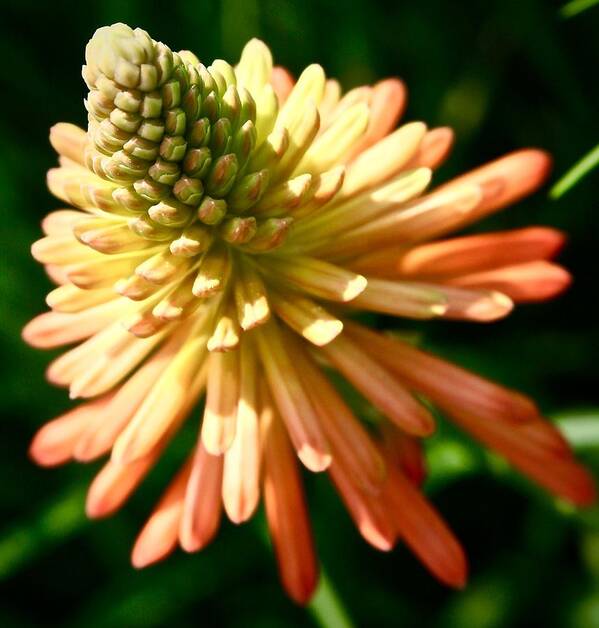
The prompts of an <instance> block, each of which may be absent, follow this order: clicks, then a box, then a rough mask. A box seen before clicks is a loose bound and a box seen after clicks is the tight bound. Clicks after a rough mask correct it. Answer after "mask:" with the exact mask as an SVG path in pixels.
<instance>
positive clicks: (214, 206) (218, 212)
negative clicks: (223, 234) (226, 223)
mask: <svg viewBox="0 0 599 628" xmlns="http://www.w3.org/2000/svg"><path fill="white" fill-rule="evenodd" d="M226 213H227V202H226V201H225V200H223V199H222V198H211V197H210V196H205V197H204V200H203V201H202V203H201V204H200V206H199V207H198V218H199V219H200V220H201V221H202V222H203V223H205V224H207V225H217V224H218V223H219V222H221V221H222V219H223V218H224V217H225V215H226Z"/></svg>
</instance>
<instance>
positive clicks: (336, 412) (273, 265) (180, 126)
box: [24, 24, 594, 603]
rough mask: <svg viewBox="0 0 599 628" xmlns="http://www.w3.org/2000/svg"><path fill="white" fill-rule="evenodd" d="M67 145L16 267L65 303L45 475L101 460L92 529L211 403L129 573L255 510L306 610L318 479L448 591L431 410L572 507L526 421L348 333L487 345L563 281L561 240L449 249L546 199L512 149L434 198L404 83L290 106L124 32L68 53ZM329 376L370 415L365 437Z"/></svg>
mask: <svg viewBox="0 0 599 628" xmlns="http://www.w3.org/2000/svg"><path fill="white" fill-rule="evenodd" d="M83 76H84V79H85V81H86V84H87V86H88V87H89V90H90V91H89V95H88V98H87V100H86V107H87V110H88V113H89V125H88V130H87V132H85V131H84V130H82V129H79V128H78V127H76V126H74V125H71V124H57V125H56V126H55V127H53V128H52V130H51V133H50V141H51V143H52V145H53V146H54V148H55V149H56V151H57V152H58V154H59V160H60V165H59V167H58V168H56V169H53V170H51V171H50V172H49V174H48V184H49V187H50V190H51V191H52V193H53V194H54V195H55V196H57V197H58V198H59V199H61V200H62V201H64V202H65V203H67V204H69V205H71V206H72V207H74V209H61V210H58V211H54V212H52V213H50V214H49V215H48V216H47V217H46V218H45V220H44V221H43V225H42V226H43V230H44V232H45V234H46V235H45V237H44V238H42V239H41V240H39V241H38V242H36V243H35V244H34V245H33V255H34V257H35V258H36V259H37V260H38V261H40V262H41V263H43V264H44V265H45V267H46V270H47V272H48V274H49V276H50V277H51V279H52V280H54V282H55V283H56V284H58V287H57V288H56V289H54V290H53V291H52V292H50V294H49V295H48V298H47V302H48V304H49V306H50V307H51V309H52V311H51V312H48V313H45V314H42V315H41V316H38V317H37V318H35V319H34V320H33V321H31V322H30V323H29V324H28V325H27V327H26V328H25V330H24V337H25V339H26V340H27V341H28V342H29V343H31V344H32V345H34V346H37V347H43V348H52V347H58V346H62V345H69V344H76V346H75V347H74V348H71V349H70V350H69V351H67V352H66V353H65V354H63V355H62V356H60V357H58V358H57V359H55V360H54V361H53V362H52V364H51V365H50V367H49V369H48V378H49V380H50V381H51V382H52V383H54V384H56V385H59V386H64V387H68V389H69V392H70V396H71V398H81V399H84V400H85V401H84V402H83V403H82V404H81V405H79V406H78V407H76V408H75V409H73V410H71V411H69V412H67V413H66V414H63V415H62V416H60V417H58V418H56V419H54V420H53V421H51V422H49V423H47V424H46V425H45V426H44V427H42V429H41V430H40V431H39V432H38V433H37V434H36V436H35V438H34V440H33V443H32V445H31V455H32V457H33V458H34V460H35V461H37V462H38V463H40V464H42V465H47V466H52V465H56V464H60V463H63V462H66V461H68V460H71V459H74V460H78V461H90V460H94V459H96V458H99V457H101V456H103V455H105V454H107V453H109V452H111V453H110V459H109V460H108V462H106V464H105V465H104V467H103V468H102V469H101V471H100V472H99V473H98V475H97V476H96V478H95V479H94V481H93V483H92V485H91V488H90V490H89V494H88V498H87V513H88V515H89V516H90V517H104V516H107V515H109V514H111V513H113V512H114V511H115V510H117V509H118V508H119V507H120V506H122V505H123V504H124V502H125V501H126V500H127V498H128V497H129V496H130V495H131V494H132V493H133V492H134V490H135V489H136V488H137V486H138V485H139V484H140V483H141V482H142V481H143V479H144V477H145V475H146V474H147V473H148V472H149V471H150V469H151V468H152V467H153V465H154V463H155V462H156V461H157V459H158V458H159V457H160V455H161V453H162V452H163V450H164V449H165V447H167V446H168V444H169V441H170V440H171V439H172V438H173V436H174V435H175V434H176V433H177V431H178V429H179V428H180V426H181V424H182V423H183V422H184V421H185V420H186V419H187V418H188V417H189V415H190V414H192V413H193V414H195V415H196V416H197V414H198V410H197V408H198V407H199V404H200V401H201V399H202V398H203V397H205V402H204V407H203V410H202V411H201V412H200V414H201V425H200V429H199V437H198V443H197V446H196V447H195V448H194V451H193V452H192V453H191V455H190V457H189V458H188V460H187V461H186V462H184V463H183V465H182V467H181V470H180V471H179V472H178V474H177V475H176V477H175V478H174V479H173V480H172V482H171V483H170V484H169V485H168V487H167V488H166V491H165V493H164V495H163V496H162V498H161V500H160V501H159V502H158V504H157V506H156V507H155V509H154V511H153V512H152V514H151V515H150V517H149V519H148V521H147V523H146V524H145V526H144V528H143V529H142V531H141V533H140V535H139V537H138V539H137V541H136V543H135V546H134V549H133V554H132V562H133V564H134V565H135V566H136V567H143V566H146V565H149V564H150V563H153V562H156V561H158V560H160V559H162V558H163V557H165V556H166V555H167V554H169V553H170V552H171V551H172V550H173V549H174V548H175V547H176V546H177V545H180V546H181V547H182V548H183V549H184V550H186V551H196V550H199V549H201V548H202V547H204V546H205V545H206V544H207V543H209V542H210V541H211V540H212V538H213V537H214V536H215V534H216V532H217V530H218V527H219V523H220V520H221V514H222V513H221V511H222V506H224V510H225V512H226V514H227V516H228V517H229V519H230V520H231V521H233V522H234V523H241V522H243V521H246V520H248V519H249V518H250V517H251V516H252V514H253V513H254V512H255V510H256V508H257V506H258V502H259V500H260V495H261V494H262V496H263V499H264V503H265V510H266V516H267V521H268V526H269V529H270V533H271V537H272V539H273V543H274V548H275V551H276V554H277V558H278V562H279V568H280V573H281V578H282V581H283V585H284V587H285V589H286V590H287V592H288V593H289V595H290V596H291V597H292V598H293V599H294V600H296V601H297V602H300V603H305V602H306V601H307V600H308V599H309V598H310V596H311V594H312V593H313V591H314V588H315V586H316V582H317V578H318V567H317V559H316V556H315V551H314V544H313V540H312V534H311V530H310V524H309V519H308V516H307V507H306V500H305V496H304V493H303V488H302V482H301V475H300V467H299V465H298V461H297V458H299V460H300V461H301V463H302V464H303V465H304V466H305V467H307V468H308V469H310V470H311V471H314V472H323V471H326V472H327V473H328V474H329V476H330V478H331V480H332V482H333V484H334V485H335V487H336V489H337V491H338V493H339V495H340V497H341V499H342V500H343V502H344V503H345V505H346V507H347V510H348V512H349V514H350V516H351V517H352V518H353V520H354V521H355V523H356V525H357V527H358V529H359V531H360V533H361V534H362V536H363V537H364V538H365V539H366V540H367V541H368V542H369V543H371V544H372V545H373V546H375V547H377V548H378V549H381V550H390V549H391V548H392V547H393V546H394V544H395V543H396V542H397V541H399V540H402V541H404V542H405V543H407V544H408V546H409V547H410V548H411V549H412V550H413V551H414V552H415V553H416V554H417V555H418V557H419V558H420V559H421V560H422V562H423V563H424V564H425V565H426V567H428V569H429V570H430V571H431V572H432V573H433V574H435V575H436V576H437V577H438V578H439V579H440V580H442V581H443V582H445V583H447V584H448V585H451V586H456V587H460V586H462V585H463V584H464V582H465V579H466V571H467V567H466V559H465V556H464V553H463V550H462V549H461V547H460V545H459V543H458V541H457V540H456V539H455V537H454V535H453V533H452V532H451V531H450V529H449V527H448V526H447V525H446V524H445V523H444V522H443V520H442V519H441V517H440V516H439V515H438V514H437V512H436V511H435V509H434V508H433V506H432V505H431V504H430V503H429V502H428V501H427V500H426V498H425V497H424V496H423V494H422V492H421V491H420V488H419V487H420V484H421V483H422V481H423V479H424V476H425V466H424V458H423V453H422V450H421V441H422V439H423V438H424V437H426V436H429V435H430V434H431V433H432V432H433V431H434V429H435V420H434V418H433V415H432V413H431V409H430V404H434V406H436V407H437V408H439V409H440V410H441V411H443V413H444V415H445V416H446V417H447V418H448V419H449V420H451V421H453V422H454V423H455V424H456V425H458V426H459V427H460V428H462V429H463V430H465V431H466V432H468V433H470V434H472V435H473V436H474V437H475V438H476V439H478V440H480V441H481V442H483V443H484V444H486V445H488V446H490V447H492V448H493V449H495V450H496V451H497V452H499V453H500V454H502V455H503V456H505V457H506V458H507V459H508V460H509V461H510V462H511V463H512V464H513V465H514V466H515V467H517V468H519V469H520V470H521V471H522V472H524V473H525V474H526V475H528V476H529V477H530V478H532V479H533V480H535V481H536V482H538V483H539V484H541V485H542V486H544V487H545V488H547V489H548V490H550V491H551V492H553V493H554V494H556V495H558V496H560V497H563V498H565V499H567V500H570V501H571V502H573V503H575V504H588V503H590V502H591V501H592V500H593V498H594V488H593V481H592V479H591V478H590V476H589V475H588V473H587V472H586V470H585V469H584V468H583V467H581V466H580V465H579V464H578V463H577V462H576V461H575V460H574V458H573V455H572V452H571V451H570V449H569V447H568V445H567V444H566V442H565V441H564V440H563V438H562V437H561V436H560V434H559V432H558V431H557V430H556V429H555V428H554V427H553V426H552V424H551V423H549V422H547V421H545V420H544V419H543V418H542V417H541V415H540V414H539V411H538V410H537V408H536V406H535V405H534V403H533V402H532V401H530V400H529V399H527V398H526V397H524V396H523V395H521V394H519V393H517V392H515V391H512V390H508V389H506V388H503V387H501V386H499V385H497V384H494V383H491V382H488V381H486V380H484V379H482V378H480V377H478V376H477V375H475V374H473V373H470V372H468V371H466V370H464V369H462V368H459V367H457V366H453V365H451V364H448V363H446V362H445V361H443V360H441V359H439V358H437V357H434V356H433V355H429V354H428V353H425V352H424V351H421V350H420V349H418V348H416V347H414V346H413V345H411V344H409V343H407V342H406V341H404V340H402V339H400V338H397V337H395V336H392V335H386V334H383V333H380V332H378V331H373V330H371V329H368V328H367V327H366V326H364V325H363V324H361V323H359V322H357V321H356V320H355V317H352V315H353V314H354V313H355V312H358V311H371V312H376V313H382V314H387V315H394V316H400V317H406V318H412V319H432V318H446V319H460V320H468V321H481V322H486V321H493V320H496V319H499V318H501V317H503V316H505V315H507V314H508V313H509V312H510V311H511V309H512V307H513V303H514V302H522V301H537V300H542V299H546V298H549V297H552V296H554V295H556V294H557V293H559V292H560V291H562V290H563V289H564V288H565V287H566V286H567V285H568V282H569V275H568V273H567V272H566V271H565V270H564V269H562V268H561V267H560V266H558V265H556V264H554V263H553V262H551V261H549V260H551V258H552V257H554V256H555V254H556V253H557V252H558V251H559V249H560V247H561V245H562V243H563V239H564V237H563V235H562V234H561V233H559V232H557V231H555V230H553V229H549V228H544V227H531V228H526V229H517V230H512V231H505V232H498V233H487V234H482V235H466V236H459V237H452V238H445V236H447V234H449V233H451V232H454V231H457V230H460V229H462V228H463V227H465V226H467V225H469V224H471V223H473V222H474V221H476V220H479V219H481V218H483V217H485V216H487V215H489V214H491V213H493V212H495V211H497V210H499V209H502V208H503V207H505V206H507V205H510V204H512V203H514V202H515V201H517V200H519V199H520V198H522V197H524V196H526V195H527V194H529V193H531V192H532V191H534V190H535V189H536V188H537V187H538V186H539V185H540V184H541V183H542V182H543V180H544V179H545V177H546V175H547V172H548V170H549V166H550V160H549V158H548V156H547V155H546V154H545V153H543V152H542V151H539V150H535V149H527V150H520V151H517V152H514V153H511V154H509V155H507V156H505V157H502V158H500V159H498V160H496V161H494V162H491V163H489V164H487V165H485V166H482V167H480V168H478V169H477V170H474V171H472V172H470V173H468V174H466V175H464V176H461V177H459V178H457V179H455V180H453V181H450V182H449V183H446V184H444V185H442V186H441V187H439V188H437V189H435V190H434V191H432V192H426V189H427V187H428V185H429V183H430V180H431V177H432V173H433V171H434V170H435V169H436V168H437V167H438V166H439V165H440V164H441V163H442V162H443V161H444V159H445V158H446V156H447V155H448V153H449V150H450V148H451V144H452V141H453V135H452V132H451V130H450V129H448V128H436V129H431V130H428V129H427V127H426V126H425V125H424V124H423V123H421V122H411V123H408V124H405V125H403V126H400V127H399V128H398V129H397V130H394V127H395V126H396V124H397V121H398V119H399V118H400V115H401V114H402V112H403V109H404V105H405V100H406V92H405V88H404V86H403V84H402V83H401V82H400V81H399V80H397V79H388V80H385V81H382V82H380V83H377V84H376V85H374V86H372V87H371V86H363V87H359V88H356V89H353V90H351V91H350V92H348V93H347V94H345V95H342V94H341V90H340V86H339V84H338V82H337V81H335V80H331V79H329V80H327V79H326V78H325V75H324V72H323V70H322V68H321V67H320V66H319V65H311V66H309V67H308V68H306V70H304V72H303V73H302V74H301V76H300V77H299V79H298V80H297V82H294V80H293V79H292V77H291V75H290V74H289V73H288V72H287V71H285V70H284V69H282V68H280V67H273V65H272V58H271V54H270V51H269V50H268V48H267V47H266V46H265V45H264V44H263V43H262V42H260V41H258V40H252V41H250V42H249V43H248V44H247V46H246V47H245V49H244V50H243V53H242V55H241V59H240V61H239V63H238V65H237V66H235V67H232V66H230V65H229V64H228V63H226V62H225V61H222V60H217V61H215V62H214V63H213V64H212V65H210V66H209V67H205V66H204V65H203V64H201V63H200V61H199V60H198V59H197V58H196V57H195V55H193V54H192V53H191V52H188V51H182V52H179V53H173V52H172V51H171V50H170V49H169V48H168V47H167V46H165V45H164V44H162V43H160V42H156V41H154V40H153V39H151V38H150V37H149V35H148V34H147V33H145V32H144V31H142V30H140V29H135V30H132V29H131V28H129V27H128V26H126V25H124V24H115V25H113V26H110V27H104V28H101V29H99V30H98V31H97V32H96V33H95V34H94V36H93V38H92V39H91V41H90V42H89V44H88V46H87V49H86V65H85V66H84V69H83ZM330 369H335V370H336V371H337V372H338V373H339V374H341V375H342V376H343V377H344V378H345V379H346V380H347V381H348V382H349V383H350V384H351V385H353V387H354V388H355V389H356V390H357V391H358V392H359V393H361V394H362V395H363V396H364V397H365V398H366V399H368V400H369V401H370V402H371V403H372V405H373V406H374V408H376V410H377V411H378V412H377V413H376V416H374V417H371V419H372V420H371V421H370V422H369V423H365V422H363V421H361V420H359V419H358V418H357V417H356V416H355V415H354V413H353V411H352V410H351V409H350V407H349V406H348V404H347V403H346V402H345V400H344V399H343V397H342V396H341V394H340V393H339V391H338V389H337V388H336V387H335V386H334V385H333V383H332V382H331V380H330V378H329V376H328V374H327V372H328V371H329V370H330Z"/></svg>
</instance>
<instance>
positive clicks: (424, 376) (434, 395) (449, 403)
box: [345, 321, 538, 423]
mask: <svg viewBox="0 0 599 628" xmlns="http://www.w3.org/2000/svg"><path fill="white" fill-rule="evenodd" d="M345 329H346V333H347V334H348V335H349V336H350V337H352V338H353V339H354V340H355V341H356V342H359V343H360V344H361V345H362V346H365V347H368V352H369V353H370V354H371V355H373V356H374V357H375V358H376V359H377V360H378V361H379V362H380V363H381V364H383V365H384V366H385V367H386V368H388V369H389V370H390V371H391V372H392V373H394V374H395V375H396V376H397V377H400V378H401V380H402V381H404V382H406V383H407V384H408V385H409V386H410V387H411V388H414V390H417V391H418V392H420V393H422V394H424V395H426V396H427V397H428V398H429V399H430V400H431V401H434V402H435V403H436V404H437V405H439V407H441V408H443V409H446V410H448V411H451V410H452V409H454V408H458V409H459V408H462V409H464V410H465V411H468V412H470V413H472V414H475V415H476V416H479V417H480V418H481V420H484V421H488V422H493V421H499V422H502V421H508V422H510V423H511V422H524V423H525V422H528V421H530V420H532V419H535V418H537V417H538V410H537V408H536V406H535V405H534V403H533V402H532V401H531V400H530V399H528V398H527V397H525V396H524V395H521V394H520V393H517V392H515V391H512V390H508V389H507V388H503V387H502V386H498V385H497V384H493V383H492V382H489V381H487V380H485V379H483V378H482V377H479V376H478V375H475V374H474V373H470V372H469V371H466V370H465V369H462V368H460V367H459V366H456V365H454V364H450V363H448V362H445V361H444V360H441V359H440V358H437V357H435V356H433V355H431V354H429V353H425V352H424V351H421V350H420V349H416V348H415V347H412V346H411V345H409V344H408V343H406V342H403V341H401V340H398V339H396V338H391V337H389V336H384V335H382V334H378V333H376V332H373V331H371V330H369V329H367V328H365V327H363V326H361V325H357V324H356V323H350V322H347V321H346V322H345Z"/></svg>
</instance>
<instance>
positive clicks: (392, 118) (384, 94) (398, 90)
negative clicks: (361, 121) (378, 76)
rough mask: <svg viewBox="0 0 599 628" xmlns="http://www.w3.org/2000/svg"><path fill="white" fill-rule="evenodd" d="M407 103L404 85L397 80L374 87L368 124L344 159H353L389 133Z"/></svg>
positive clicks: (385, 81) (389, 79) (390, 79)
mask: <svg viewBox="0 0 599 628" xmlns="http://www.w3.org/2000/svg"><path fill="white" fill-rule="evenodd" d="M406 101H407V90H406V86H405V84H404V83H403V82H402V81H400V80H399V79H397V78H388V79H385V80H384V81H380V82H379V83H377V84H376V85H374V87H373V89H372V96H371V98H370V122H369V124H368V128H367V129H366V132H365V133H364V135H362V137H361V138H360V139H359V140H358V142H356V143H355V145H354V147H353V148H352V150H351V151H350V153H349V154H348V155H347V157H346V161H350V160H352V159H354V158H355V157H356V156H357V155H359V154H360V153H361V152H362V151H364V150H366V149H367V148H368V147H370V146H372V145H373V144H376V142H378V141H379V140H380V139H382V138H383V137H385V135H387V133H390V132H391V131H392V130H393V129H394V128H395V125H396V124H397V122H398V120H399V118H400V117H401V114H402V113H403V112H404V109H405V107H406Z"/></svg>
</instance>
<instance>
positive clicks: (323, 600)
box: [308, 568, 353, 628]
mask: <svg viewBox="0 0 599 628" xmlns="http://www.w3.org/2000/svg"><path fill="white" fill-rule="evenodd" d="M308 610H309V611H310V613H311V614H312V616H313V618H314V620H315V621H316V623H317V624H318V625H319V626H321V628H353V623H352V622H351V620H350V618H349V614H348V612H347V610H346V609H345V607H344V606H343V603H342V601H341V600H340V599H339V596H338V595H337V592H336V591H335V589H334V588H333V585H332V584H331V581H330V580H329V577H328V576H327V574H326V572H325V571H324V569H322V568H321V572H320V581H319V584H318V588H317V589H316V593H315V594H314V597H313V598H312V600H311V601H310V604H309V605H308Z"/></svg>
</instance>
